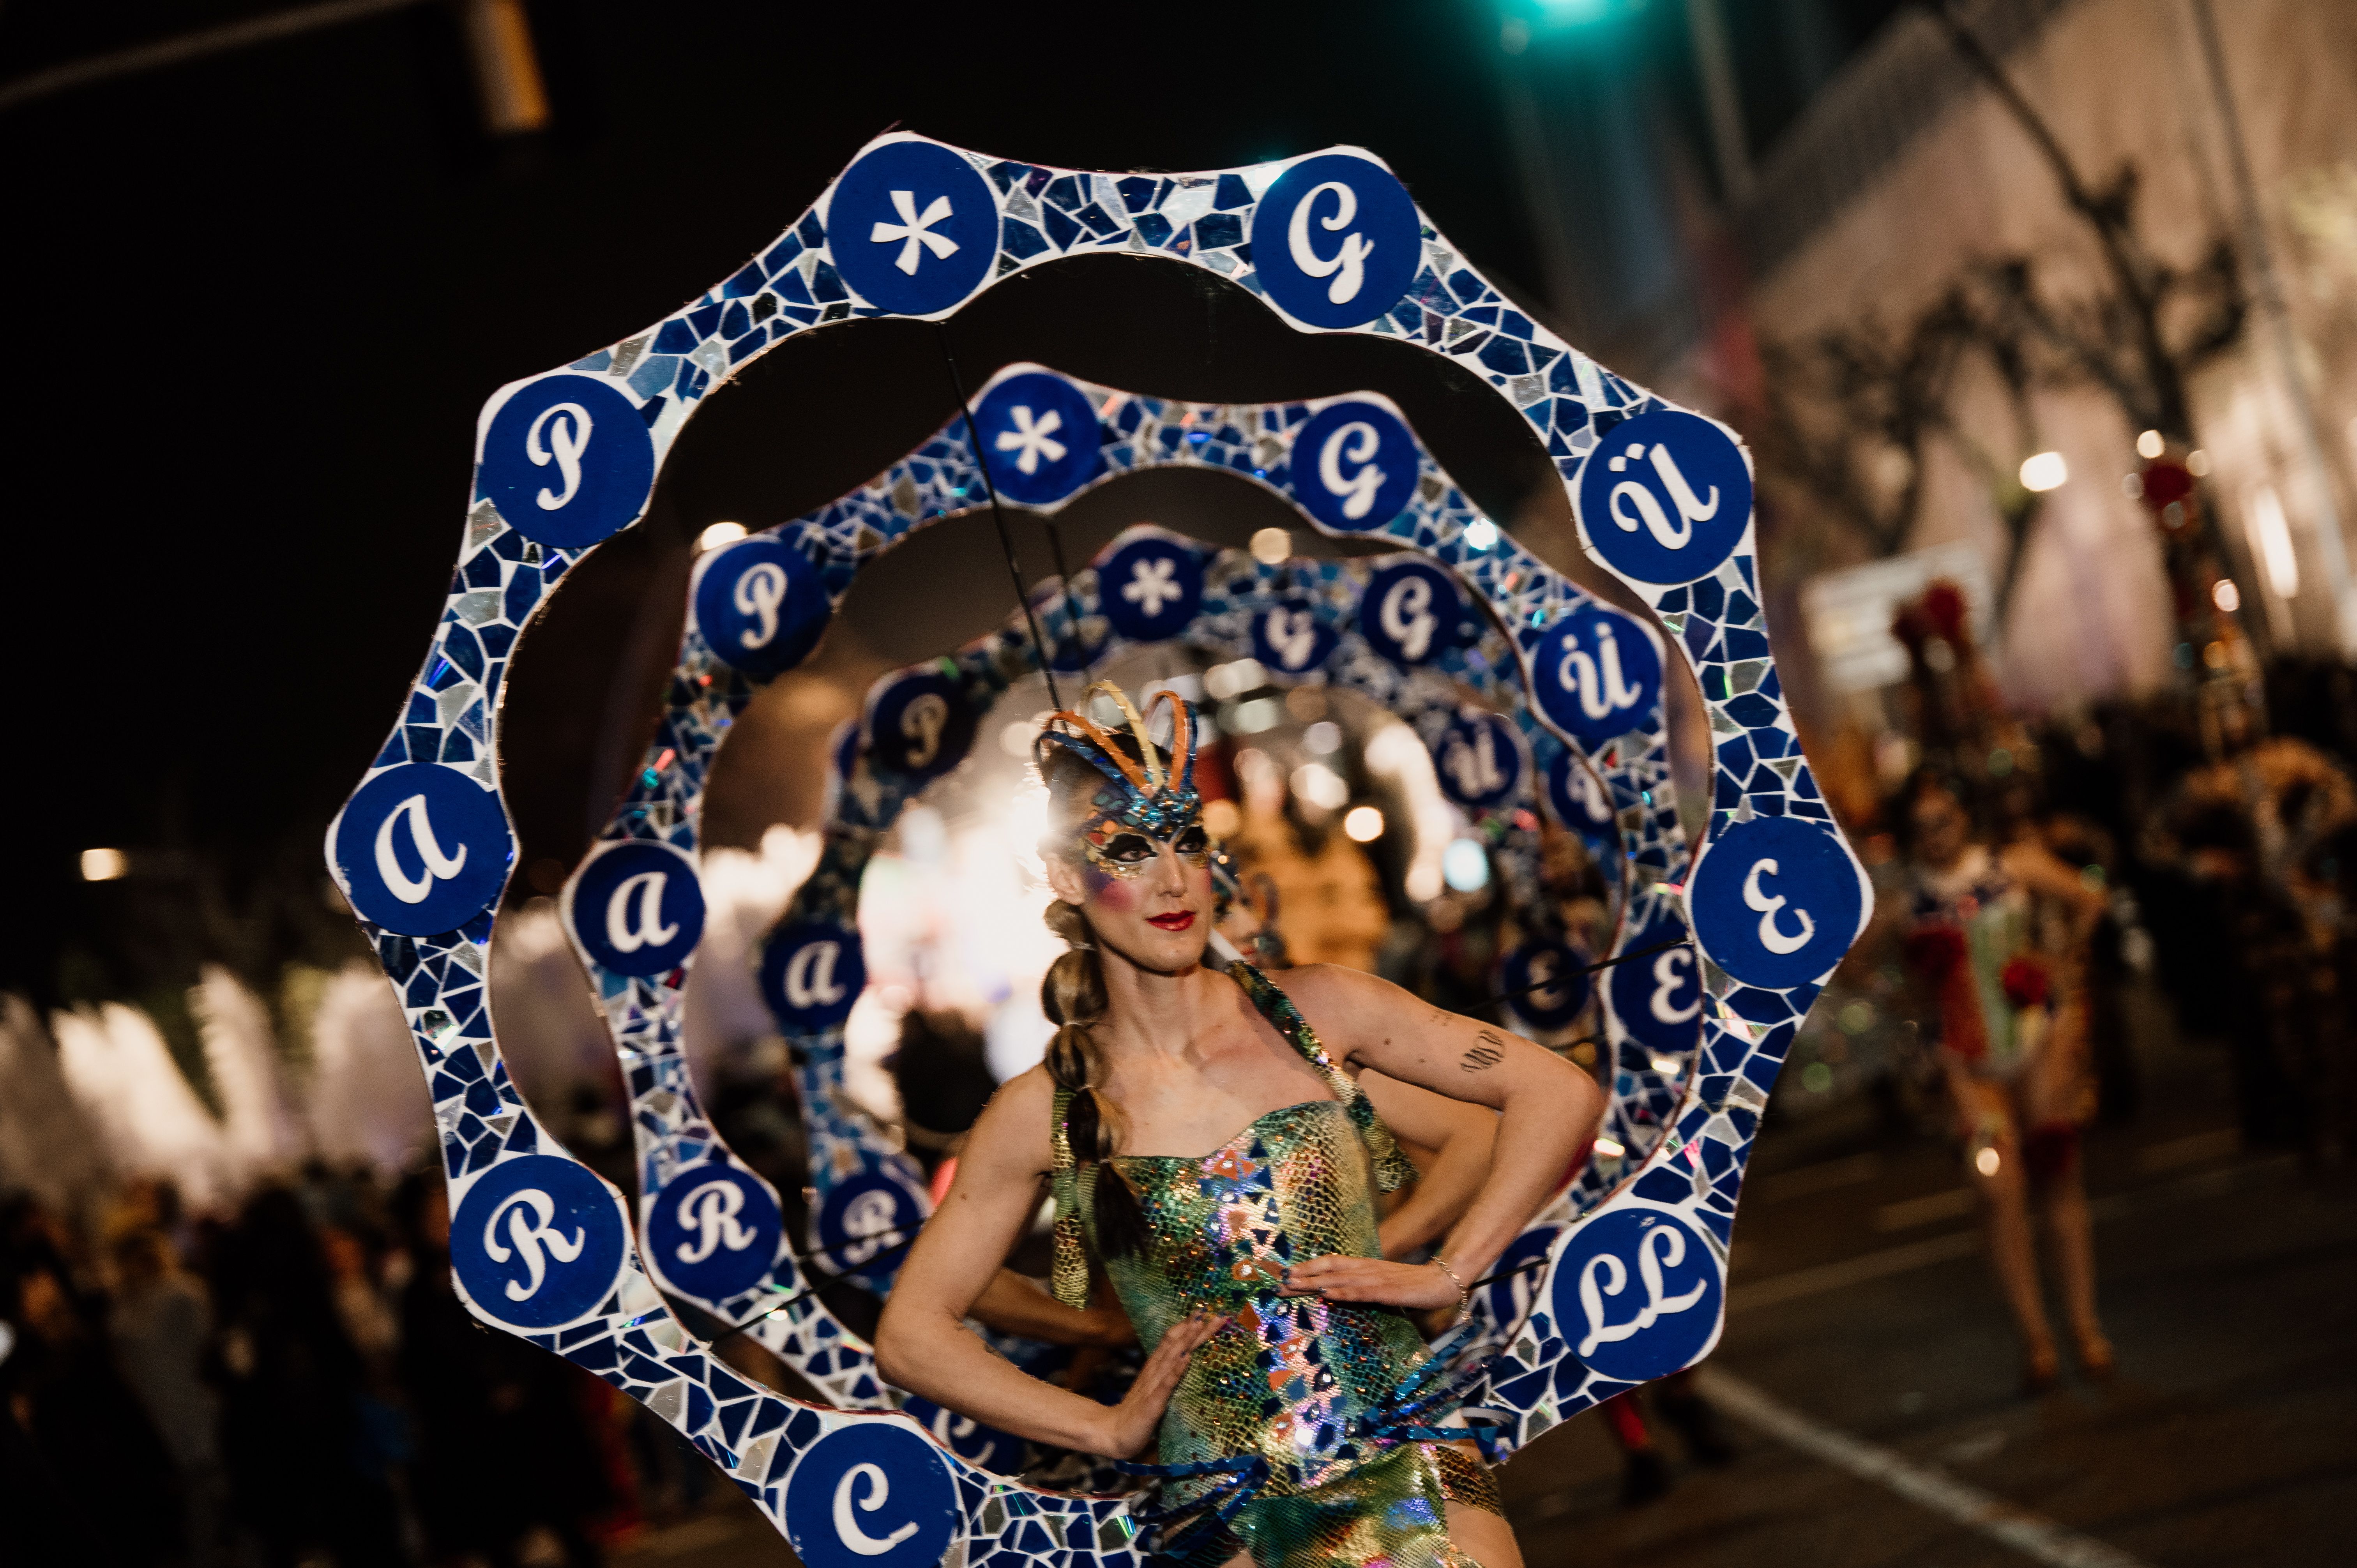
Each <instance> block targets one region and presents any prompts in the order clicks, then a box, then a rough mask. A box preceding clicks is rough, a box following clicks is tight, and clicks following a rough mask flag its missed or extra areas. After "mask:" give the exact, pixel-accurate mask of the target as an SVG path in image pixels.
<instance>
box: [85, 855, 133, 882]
mask: <svg viewBox="0 0 2357 1568" xmlns="http://www.w3.org/2000/svg"><path fill="white" fill-rule="evenodd" d="M128 875H131V857H130V856H129V855H127V854H124V853H123V852H122V851H121V850H119V849H86V850H84V851H82V852H81V879H82V880H83V881H84V882H113V881H115V880H116V879H118V878H120V877H124V876H128Z"/></svg>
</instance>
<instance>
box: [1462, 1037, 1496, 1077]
mask: <svg viewBox="0 0 2357 1568" xmlns="http://www.w3.org/2000/svg"><path fill="white" fill-rule="evenodd" d="M1474 1038H1476V1039H1478V1040H1480V1042H1481V1043H1480V1045H1478V1046H1475V1047H1473V1048H1472V1049H1471V1050H1469V1051H1467V1052H1466V1053H1465V1054H1464V1055H1463V1056H1461V1057H1459V1058H1457V1060H1458V1066H1460V1067H1462V1068H1463V1069H1465V1070H1466V1071H1467V1072H1480V1070H1481V1069H1484V1068H1492V1067H1496V1066H1497V1065H1498V1064H1499V1063H1500V1062H1501V1061H1504V1060H1505V1059H1506V1042H1505V1041H1503V1040H1501V1039H1500V1038H1498V1036H1495V1035H1493V1034H1491V1033H1490V1031H1489V1030H1487V1029H1484V1030H1482V1031H1481V1032H1480V1034H1479V1035H1476V1036H1474Z"/></svg>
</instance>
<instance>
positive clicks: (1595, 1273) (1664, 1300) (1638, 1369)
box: [1550, 1198, 1725, 1383]
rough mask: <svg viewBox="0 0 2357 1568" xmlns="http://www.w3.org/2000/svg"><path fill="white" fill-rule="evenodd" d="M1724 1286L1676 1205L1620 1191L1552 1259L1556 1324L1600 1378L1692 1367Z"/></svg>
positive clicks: (1710, 1333)
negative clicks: (1655, 1203)
mask: <svg viewBox="0 0 2357 1568" xmlns="http://www.w3.org/2000/svg"><path fill="white" fill-rule="evenodd" d="M1724 1299H1725V1288H1724V1285H1723V1283H1722V1282H1721V1281H1720V1278H1719V1268H1718V1260H1717V1257H1715V1256H1714V1255H1713V1254H1712V1252H1711V1250H1710V1245H1709V1243H1708V1242H1706V1240H1703V1236H1702V1232H1700V1231H1699V1230H1695V1229H1694V1227H1693V1226H1691V1225H1689V1224H1687V1223H1686V1221H1685V1220H1684V1218H1682V1217H1681V1216H1680V1215H1678V1214H1677V1213H1676V1212H1675V1211H1674V1210H1673V1209H1670V1208H1663V1207H1657V1206H1653V1205H1650V1204H1646V1203H1644V1202H1643V1201H1642V1200H1641V1199H1630V1198H1622V1199H1621V1200H1620V1201H1619V1202H1617V1203H1615V1204H1613V1205H1611V1206H1610V1207H1609V1208H1606V1209H1605V1210H1604V1211H1603V1212H1602V1213H1600V1214H1598V1215H1597V1216H1596V1217H1595V1218H1594V1219H1590V1220H1588V1221H1587V1223H1586V1224H1584V1225H1581V1226H1580V1227H1579V1228H1578V1229H1577V1230H1574V1231H1573V1232H1572V1234H1571V1238H1570V1240H1567V1241H1566V1242H1565V1243H1564V1248H1563V1251H1562V1253H1561V1254H1560V1255H1559V1256H1558V1257H1557V1258H1556V1259H1555V1288H1554V1290H1553V1292H1552V1293H1551V1300H1550V1305H1552V1306H1553V1307H1554V1309H1555V1332H1557V1333H1558V1334H1561V1335H1562V1336H1563V1337H1564V1340H1565V1342H1566V1343H1567V1344H1568V1345H1570V1347H1571V1353H1572V1355H1573V1356H1575V1357H1577V1359H1579V1361H1580V1362H1581V1363H1582V1364H1583V1365H1584V1366H1586V1367H1587V1369H1589V1370H1590V1371H1592V1372H1594V1373H1596V1374H1597V1375H1598V1377H1605V1378H1610V1379H1612V1380H1615V1381H1617V1382H1625V1383H1641V1382H1645V1381H1647V1380H1651V1379H1653V1378H1660V1377H1666V1376H1668V1375H1669V1374H1670V1373H1672V1372H1674V1371H1676V1370H1678V1369H1680V1368H1682V1367H1689V1366H1692V1365H1693V1364H1694V1362H1695V1359H1696V1358H1697V1357H1699V1356H1700V1355H1701V1354H1702V1353H1703V1352H1704V1351H1705V1350H1706V1349H1707V1348H1709V1347H1710V1343H1711V1341H1712V1340H1713V1339H1715V1338H1717V1335H1718V1317H1719V1308H1720V1305H1721V1303H1722V1302H1723V1300H1724Z"/></svg>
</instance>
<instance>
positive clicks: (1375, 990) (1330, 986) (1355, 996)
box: [1270, 963, 1438, 1025]
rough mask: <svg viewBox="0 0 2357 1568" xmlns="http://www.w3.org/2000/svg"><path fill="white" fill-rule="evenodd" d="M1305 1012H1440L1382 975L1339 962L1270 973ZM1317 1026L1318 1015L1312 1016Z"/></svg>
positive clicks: (1343, 1013)
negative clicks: (1352, 967) (1388, 1010)
mask: <svg viewBox="0 0 2357 1568" xmlns="http://www.w3.org/2000/svg"><path fill="white" fill-rule="evenodd" d="M1270 978H1271V979H1273V980H1275V982H1276V983H1277V985H1278V986H1279V987H1280V988H1281V989H1282V990H1283V991H1284V992H1285V993H1286V995H1288V996H1290V997H1292V998H1293V1001H1294V1005H1296V1006H1297V1007H1299V1008H1300V1009H1301V1010H1302V1012H1303V1014H1304V1015H1309V1014H1310V1013H1312V1012H1313V1010H1314V1011H1315V1012H1318V1013H1330V1014H1333V1015H1336V1016H1337V1017H1338V1018H1340V1017H1356V1016H1360V1015H1367V1014H1371V1013H1372V1012H1374V1011H1376V1010H1380V1009H1393V1010H1396V1009H1399V1008H1403V1007H1405V1008H1413V1009H1415V1013H1416V1015H1417V1016H1419V1017H1420V1016H1423V1015H1426V1014H1432V1013H1437V1012H1438V1009H1437V1008H1435V1007H1434V1006H1433V1005H1432V1004H1430V1003H1428V1002H1425V1001H1421V1000H1419V999H1418V998H1417V997H1416V996H1415V994H1414V993H1410V992H1406V991H1403V990H1401V989H1400V988H1399V987H1398V986H1396V985H1394V984H1393V983H1391V982H1390V981H1388V980H1385V979H1383V978H1382V977H1381V976H1380V975H1373V974H1369V973H1368V972H1366V971H1364V970H1360V969H1351V968H1348V967H1346V966H1344V965H1342V964H1339V963H1305V964H1303V965H1301V966H1300V967H1299V968H1298V969H1288V970H1286V971H1284V972H1282V973H1279V974H1275V975H1272V976H1270ZM1310 1022H1311V1023H1312V1024H1313V1025H1314V1024H1316V1023H1317V1019H1316V1018H1315V1017H1311V1018H1310Z"/></svg>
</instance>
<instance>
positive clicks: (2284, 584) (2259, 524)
mask: <svg viewBox="0 0 2357 1568" xmlns="http://www.w3.org/2000/svg"><path fill="white" fill-rule="evenodd" d="M2250 533H2251V553H2252V554H2254V555H2255V556H2257V557H2258V558H2259V560H2260V562H2261V563H2262V564H2264V565H2265V566H2266V569H2267V586H2268V587H2269V588H2271V589H2273V590H2274V592H2275V596H2276V597H2277V598H2279V599H2293V598H2298V596H2299V556H2298V553H2296V552H2294V551H2293V549H2292V547H2291V521H2290V520H2289V519H2287V518H2286V517H2285V516H2284V509H2283V498H2282V497H2281V496H2278V495H2276V488H2275V487H2274V486H2273V485H2261V486H2260V487H2259V488H2258V489H2255V490H2254V491H2252V492H2251V518H2250Z"/></svg>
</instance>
